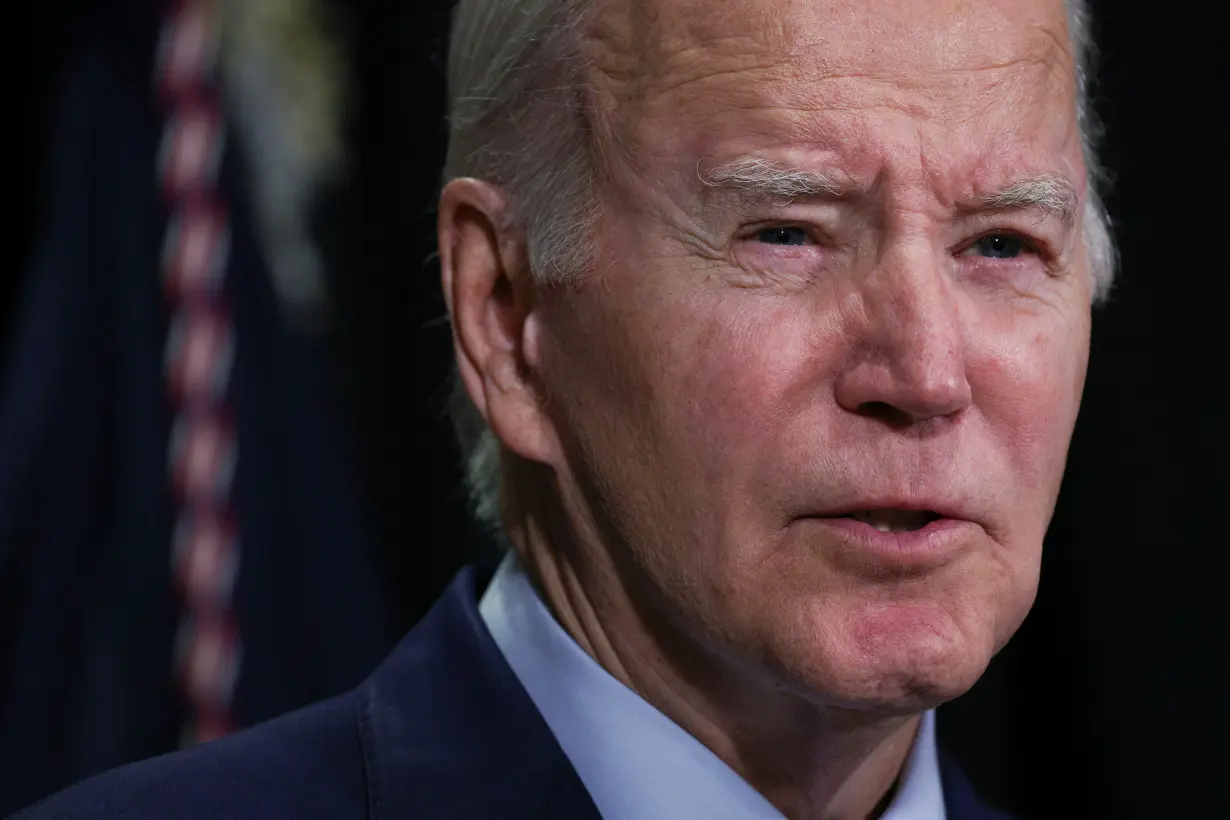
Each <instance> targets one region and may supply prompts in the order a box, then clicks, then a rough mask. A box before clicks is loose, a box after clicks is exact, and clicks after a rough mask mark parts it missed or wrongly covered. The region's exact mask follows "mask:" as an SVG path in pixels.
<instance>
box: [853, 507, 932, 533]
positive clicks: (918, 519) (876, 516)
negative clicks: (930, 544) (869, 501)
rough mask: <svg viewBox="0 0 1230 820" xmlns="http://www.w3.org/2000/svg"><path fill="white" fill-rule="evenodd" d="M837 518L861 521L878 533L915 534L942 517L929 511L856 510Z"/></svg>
mask: <svg viewBox="0 0 1230 820" xmlns="http://www.w3.org/2000/svg"><path fill="white" fill-rule="evenodd" d="M835 517H837V518H849V519H853V520H854V521H861V522H862V523H864V524H867V525H868V526H870V527H872V528H874V529H876V530H878V531H879V532H893V533H896V532H915V531H917V530H921V529H923V528H924V527H926V526H927V525H928V524H930V523H932V522H934V521H939V520H940V519H941V518H944V516H942V515H940V514H939V513H937V512H933V511H931V510H900V509H882V510H856V511H854V512H849V513H846V514H845V515H839V516H835Z"/></svg>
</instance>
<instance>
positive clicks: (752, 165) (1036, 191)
mask: <svg viewBox="0 0 1230 820" xmlns="http://www.w3.org/2000/svg"><path fill="white" fill-rule="evenodd" d="M696 175H697V177H698V178H699V179H700V181H701V182H703V183H704V184H705V185H707V186H709V187H710V188H725V189H727V190H731V191H735V192H736V193H738V194H741V195H744V196H750V197H771V198H776V199H786V200H793V199H808V198H811V199H819V198H828V199H832V198H834V197H840V196H846V195H849V194H851V193H855V192H857V191H858V190H859V186H857V185H856V184H854V180H853V179H852V178H850V177H849V176H848V175H845V174H841V175H840V176H839V175H838V174H836V173H823V172H820V171H805V170H801V169H797V168H788V167H785V166H782V165H779V164H777V163H775V162H773V161H771V160H767V159H762V158H760V157H744V158H742V159H737V160H735V161H733V162H730V163H726V164H724V165H718V166H717V167H714V168H710V169H708V170H701V168H700V165H699V164H697V167H696ZM1076 206H1077V195H1076V189H1075V188H1074V187H1073V186H1072V183H1071V182H1069V181H1068V180H1067V179H1066V178H1065V177H1063V176H1061V175H1059V174H1042V175H1039V176H1033V177H1029V178H1027V179H1021V180H1017V181H1015V182H1011V183H1009V184H1007V185H1005V186H1004V187H1003V188H1001V189H1000V190H998V191H996V192H995V193H993V194H989V195H987V196H984V197H981V198H979V199H978V200H976V201H975V203H974V209H977V210H1007V209H1016V208H1019V209H1030V208H1036V209H1039V210H1041V211H1043V212H1044V213H1046V214H1055V215H1057V216H1059V218H1060V219H1061V220H1062V221H1063V224H1064V225H1065V226H1067V227H1071V226H1072V225H1073V224H1074V223H1075V221H1076Z"/></svg>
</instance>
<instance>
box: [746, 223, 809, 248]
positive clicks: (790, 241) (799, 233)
mask: <svg viewBox="0 0 1230 820" xmlns="http://www.w3.org/2000/svg"><path fill="white" fill-rule="evenodd" d="M756 241H758V242H764V243H765V244H766V245H791V246H797V245H806V244H807V231H805V230H803V229H802V228H794V227H776V228H765V229H764V230H762V231H758V232H757V233H756Z"/></svg>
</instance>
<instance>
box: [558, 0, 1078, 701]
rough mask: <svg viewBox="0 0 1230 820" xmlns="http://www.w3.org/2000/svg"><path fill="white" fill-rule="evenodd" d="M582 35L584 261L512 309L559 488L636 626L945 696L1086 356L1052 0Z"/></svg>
mask: <svg viewBox="0 0 1230 820" xmlns="http://www.w3.org/2000/svg"><path fill="white" fill-rule="evenodd" d="M588 49H589V51H588V54H587V56H588V57H589V58H590V79H591V81H592V83H593V84H594V89H595V90H594V93H593V97H592V100H593V104H594V107H595V111H596V114H595V122H596V135H595V139H596V140H597V143H598V146H599V148H600V151H599V154H600V156H601V157H602V158H603V163H604V166H605V167H604V173H603V174H602V179H601V180H600V183H599V193H600V197H601V219H600V224H599V226H598V230H597V237H596V241H597V243H598V249H599V253H598V257H597V258H598V262H597V269H596V271H595V272H594V274H593V276H592V278H590V279H589V280H588V281H587V283H586V284H585V285H584V286H582V287H579V288H575V289H574V288H567V289H565V288H558V289H552V290H549V291H548V292H547V293H546V294H545V295H544V296H543V302H542V303H541V305H540V306H539V309H540V312H541V339H540V353H539V357H540V361H539V367H540V377H541V379H542V382H543V389H544V390H545V391H546V393H547V394H548V395H549V396H550V400H549V402H548V403H547V413H548V414H549V418H550V426H551V428H552V429H553V430H554V434H555V436H556V438H557V439H558V441H559V443H560V450H559V452H560V454H561V455H560V458H559V460H558V463H556V464H553V465H552V466H553V467H554V468H555V470H556V473H557V475H558V476H559V479H560V482H561V486H562V487H563V493H564V496H565V503H566V506H567V507H568V508H569V509H570V510H571V511H572V513H573V515H574V516H576V517H578V518H579V519H581V520H583V521H584V522H585V523H584V524H583V525H582V527H581V530H582V531H583V532H584V531H588V532H591V533H592V534H593V535H595V536H596V538H595V539H594V541H595V542H600V543H601V545H602V546H601V549H602V550H603V551H604V552H605V553H606V554H607V555H608V556H609V560H610V562H611V566H612V567H614V568H615V572H616V573H617V574H618V577H619V580H620V585H621V588H623V589H624V590H625V591H626V592H627V594H628V596H629V598H630V600H631V601H632V603H633V604H634V606H635V607H636V609H637V610H638V611H639V612H640V613H641V614H642V616H643V621H644V622H645V623H648V624H651V625H652V626H651V627H650V629H651V630H655V631H660V632H662V633H663V634H664V635H665V633H670V634H671V635H673V636H674V637H675V638H678V637H680V636H686V639H687V640H688V641H692V642H694V643H695V642H699V643H700V644H701V645H702V646H704V647H706V648H707V651H709V652H711V653H712V654H713V655H714V656H717V657H723V658H727V659H731V660H732V661H734V662H735V663H736V664H737V665H739V666H741V667H745V668H756V669H761V670H768V673H767V674H769V675H770V676H772V677H773V678H774V680H775V681H776V682H777V683H776V685H781V686H786V687H788V688H793V689H796V690H797V691H800V692H803V693H807V695H808V696H809V697H812V698H818V699H820V700H821V701H823V702H826V703H832V704H840V705H845V706H852V707H856V708H858V707H868V706H873V707H875V708H887V709H890V710H893V709H903V710H912V709H917V708H919V707H920V706H926V705H929V704H932V703H936V702H939V701H942V700H946V699H948V698H951V697H954V696H956V695H958V694H960V693H961V692H963V691H964V690H965V689H966V688H968V687H969V686H970V685H971V684H972V683H973V682H974V681H975V680H976V679H977V677H978V676H979V675H980V674H981V672H982V671H983V669H984V668H985V666H986V664H987V662H988V661H989V659H990V657H991V656H992V654H993V653H994V652H995V651H996V650H997V649H998V648H999V647H1000V646H1002V645H1003V643H1004V642H1005V641H1006V640H1007V639H1008V638H1009V636H1010V635H1011V634H1012V633H1013V632H1014V631H1015V629H1016V628H1017V627H1018V625H1019V624H1020V622H1021V620H1022V618H1024V616H1025V614H1026V612H1027V611H1028V609H1029V607H1030V605H1031V603H1032V601H1033V598H1034V594H1035V590H1036V586H1037V580H1038V568H1039V560H1040V551H1041V547H1042V539H1043V534H1044V532H1045V530H1046V528H1047V525H1048V523H1049V520H1050V516H1051V513H1052V510H1053V506H1054V502H1055V497H1056V494H1057V492H1058V488H1059V484H1060V478H1061V474H1062V471H1063V466H1064V461H1065V457H1066V451H1067V446H1068V441H1069V437H1070V435H1071V431H1072V426H1073V424H1074V422H1075V419H1076V415H1077V408H1078V404H1079V399H1080V393H1081V389H1082V384H1083V380H1084V374H1085V365H1086V359H1087V353H1088V337H1089V324H1090V287H1089V280H1088V273H1087V261H1086V259H1085V255H1084V248H1083V244H1082V242H1081V239H1080V225H1081V219H1080V209H1079V207H1072V208H1069V206H1071V205H1073V204H1075V203H1065V202H1064V201H1063V196H1062V194H1063V193H1064V189H1065V186H1070V189H1069V190H1068V193H1069V194H1070V195H1071V196H1073V197H1074V199H1075V202H1083V201H1084V195H1085V184H1084V179H1083V175H1084V171H1083V165H1082V160H1081V152H1080V143H1079V136H1078V132H1077V127H1076V119H1075V109H1074V99H1073V93H1074V91H1073V85H1074V82H1073V66H1072V62H1071V56H1070V51H1069V46H1068V40H1067V34H1066V30H1065V21H1064V9H1063V4H1062V3H1061V2H1060V0H1019V1H1018V2H1008V0H986V1H985V2H979V3H970V2H963V3H956V2H951V1H950V0H929V1H928V2H920V1H919V0H886V1H885V2H876V3H868V2H864V1H863V0H677V1H675V2H661V0H658V1H657V2H654V0H645V1H644V2H642V0H628V2H627V3H626V4H624V8H623V9H622V10H620V11H614V10H612V11H610V12H609V13H607V14H605V15H604V18H603V22H602V24H601V25H600V26H599V28H598V31H597V33H596V35H595V36H594V37H593V38H592V39H591V40H590V41H589V42H588ZM781 170H787V171H796V172H802V173H801V174H795V175H793V176H790V177H787V179H786V182H788V183H789V184H792V185H799V186H801V187H800V188H799V190H800V191H801V193H800V195H799V196H796V197H789V196H785V195H784V194H786V193H788V192H787V191H778V192H776V193H775V192H774V190H773V189H774V188H775V187H781V185H782V182H781V181H776V182H775V177H774V174H773V171H781ZM809 172H814V173H809ZM817 180H819V181H820V182H818V183H816V184H818V186H819V188H821V189H823V190H809V188H808V185H809V184H810V183H814V182H815V181H817ZM1039 181H1041V182H1039ZM1039 186H1040V187H1039ZM1038 191H1042V192H1043V193H1044V194H1047V195H1048V196H1046V197H1044V198H1045V199H1047V202H1044V203H1043V206H1044V207H1043V206H1039V205H1037V204H1031V202H1032V200H1033V199H1034V198H1036V197H1037V196H1038ZM1022 192H1024V193H1023V194H1022ZM886 529H887V530H890V531H888V532H884V531H882V530H886Z"/></svg>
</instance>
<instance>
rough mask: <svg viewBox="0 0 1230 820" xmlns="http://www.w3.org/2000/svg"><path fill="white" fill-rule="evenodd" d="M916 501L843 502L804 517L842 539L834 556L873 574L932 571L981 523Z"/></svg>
mask: <svg viewBox="0 0 1230 820" xmlns="http://www.w3.org/2000/svg"><path fill="white" fill-rule="evenodd" d="M929 506H930V505H929ZM935 506H938V505H935ZM920 507H922V505H921V504H920V505H919V506H918V507H914V508H911V509H907V508H905V507H891V506H885V507H870V506H869V507H868V508H866V509H850V508H848V507H847V508H846V510H844V511H843V510H831V511H828V512H827V514H821V515H815V516H809V517H808V519H806V520H808V521H810V522H812V523H811V525H812V526H820V527H822V528H823V529H824V530H825V531H827V533H828V537H830V538H834V539H836V540H835V542H834V543H835V544H839V545H841V548H840V549H839V550H837V551H836V553H834V555H835V560H837V561H838V562H840V563H842V564H844V565H846V566H849V567H851V568H853V569H855V570H858V571H869V570H870V571H874V572H875V573H876V574H877V575H878V574H879V573H881V572H884V571H889V572H894V573H899V572H915V571H917V572H924V571H930V570H933V569H936V568H938V567H940V566H944V565H946V564H948V563H950V562H952V561H954V560H956V559H957V558H958V557H960V556H961V555H962V554H963V553H964V552H965V551H967V550H968V549H970V548H971V545H973V544H975V543H976V542H977V539H978V530H979V526H978V525H977V524H976V523H975V522H974V521H971V520H969V519H967V518H965V517H964V516H962V515H961V514H960V513H959V512H957V511H956V510H953V511H951V512H950V511H948V510H946V509H944V508H942V507H941V508H940V509H928V508H921V509H920Z"/></svg>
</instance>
